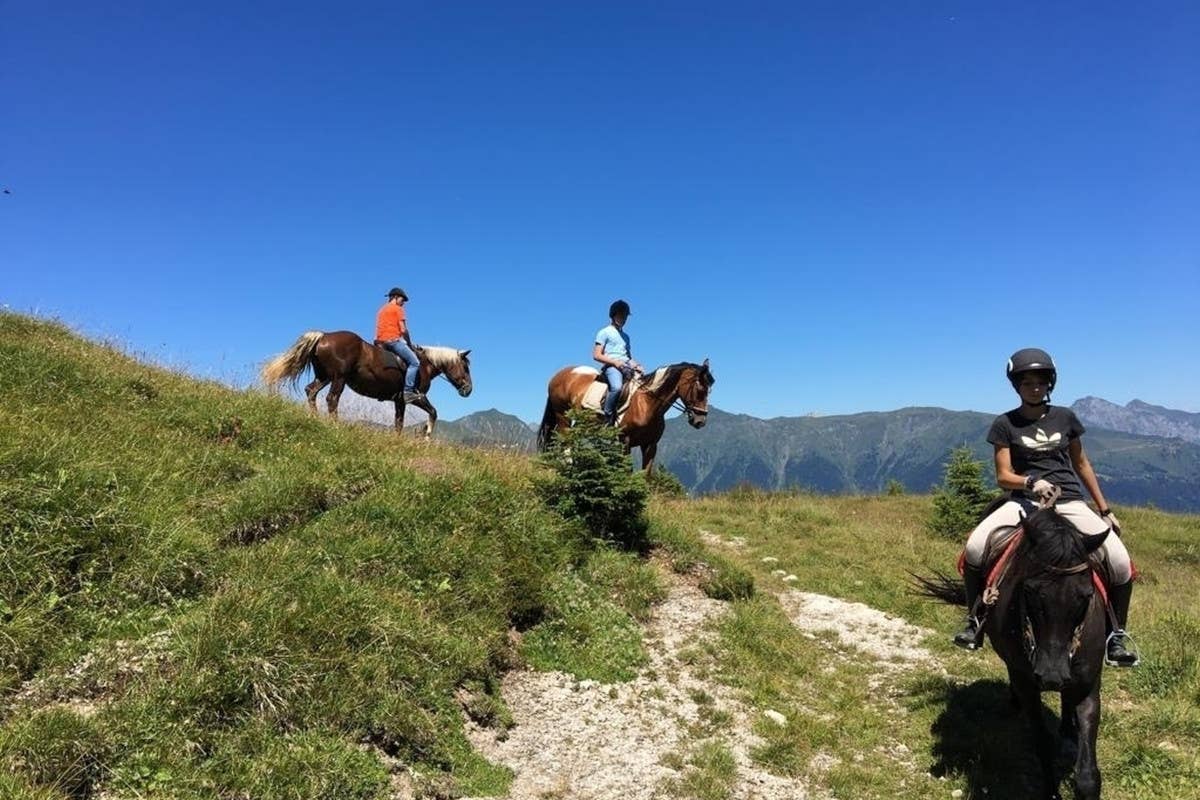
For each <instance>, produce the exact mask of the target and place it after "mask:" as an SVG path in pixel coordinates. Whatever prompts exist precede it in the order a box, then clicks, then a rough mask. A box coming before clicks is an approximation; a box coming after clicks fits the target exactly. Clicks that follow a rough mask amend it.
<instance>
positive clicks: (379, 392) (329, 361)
mask: <svg viewBox="0 0 1200 800" xmlns="http://www.w3.org/2000/svg"><path fill="white" fill-rule="evenodd" d="M416 352H417V355H418V357H419V358H420V361H421V366H420V372H419V373H418V375H417V390H418V391H420V392H421V394H425V393H426V392H428V391H429V386H430V384H431V383H432V382H433V379H434V378H436V377H437V376H438V375H442V376H444V377H445V378H446V380H448V381H450V383H451V384H453V385H454V388H455V389H457V390H458V393H459V395H460V396H462V397H466V396H467V395H469V394H471V388H472V387H471V364H470V362H469V361H468V360H467V355H468V354H469V353H470V352H471V351H470V350H455V349H454V348H453V347H423V348H420V349H418V350H417V351H416ZM310 366H311V367H312V371H313V381H312V382H311V383H309V384H308V385H307V386H305V387H304V394H305V395H306V396H307V397H308V407H309V408H310V409H312V411H313V413H314V414H315V413H316V411H317V394H318V393H320V391H321V390H322V389H324V388H325V387H326V386H327V385H328V386H329V394H328V395H327V396H326V398H325V405H326V406H327V407H328V408H329V415H330V416H331V417H333V418H334V419H335V420H336V419H337V415H338V413H337V408H338V400H340V399H341V396H342V390H343V389H345V388H346V385H347V384H349V386H350V388H351V389H353V390H354V391H356V392H358V393H359V394H361V395H363V396H364V397H373V398H375V399H376V400H392V401H393V402H395V404H396V432H397V433H403V431H404V405H405V403H404V393H403V391H402V390H403V388H404V363H403V362H401V361H399V360H398V359H397V358H396V357H395V356H394V355H393V354H392V353H391V352H388V351H386V350H384V349H383V348H381V347H377V346H375V345H372V344H368V343H367V342H366V341H364V340H363V339H362V338H361V337H360V336H359V335H358V334H356V333H351V332H350V331H334V332H333V333H323V332H322V331H308V332H307V333H303V334H301V335H300V338H299V339H297V340H296V342H295V344H293V345H292V346H291V347H290V348H288V349H287V350H285V351H284V352H282V353H280V354H279V355H278V356H276V357H275V358H273V359H271V360H270V361H268V362H267V365H266V366H265V367H263V369H262V378H263V382H264V383H265V384H266V385H267V387H268V388H270V389H272V390H274V389H277V388H278V386H279V384H280V383H281V382H282V381H284V380H285V379H288V380H291V381H292V383H293V385H294V384H295V383H296V381H297V379H299V377H300V376H301V375H302V374H303V373H304V370H305V369H307V368H308V367H310ZM413 405H415V406H416V407H417V408H420V409H422V410H423V411H424V412H425V413H426V414H428V415H429V417H428V419H426V421H425V438H429V437H430V436H432V435H433V428H434V426H435V425H436V424H437V409H435V408H434V407H433V404H432V403H430V402H429V400H428V399H424V400H416V401H414V402H413Z"/></svg>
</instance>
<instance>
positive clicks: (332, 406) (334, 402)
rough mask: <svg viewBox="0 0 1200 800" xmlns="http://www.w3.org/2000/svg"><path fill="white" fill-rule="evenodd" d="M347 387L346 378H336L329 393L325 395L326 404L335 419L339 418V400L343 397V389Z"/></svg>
mask: <svg viewBox="0 0 1200 800" xmlns="http://www.w3.org/2000/svg"><path fill="white" fill-rule="evenodd" d="M345 388H346V379H345V378H334V379H333V381H332V382H331V385H330V387H329V394H327V395H326V396H325V406H326V407H327V408H328V409H329V416H331V417H333V419H334V421H336V420H337V418H338V413H337V407H338V401H339V400H341V399H342V390H343V389H345Z"/></svg>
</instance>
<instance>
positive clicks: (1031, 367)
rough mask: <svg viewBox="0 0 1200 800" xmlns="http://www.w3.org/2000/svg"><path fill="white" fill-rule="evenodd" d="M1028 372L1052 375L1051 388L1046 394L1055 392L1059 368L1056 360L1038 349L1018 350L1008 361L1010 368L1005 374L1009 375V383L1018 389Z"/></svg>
mask: <svg viewBox="0 0 1200 800" xmlns="http://www.w3.org/2000/svg"><path fill="white" fill-rule="evenodd" d="M1026 372H1045V373H1048V374H1049V375H1050V387H1049V388H1048V389H1047V390H1046V394H1047V395H1048V394H1050V392H1053V391H1054V384H1056V383H1058V368H1057V367H1056V366H1054V359H1053V358H1051V357H1050V354H1049V353H1047V352H1046V351H1045V350H1039V349H1038V348H1036V347H1026V348H1025V349H1024V350H1018V351H1017V352H1015V353H1013V354H1012V356H1011V357H1010V358H1009V359H1008V368H1007V369H1006V370H1005V374H1007V375H1008V382H1009V383H1011V384H1012V385H1013V388H1014V389H1016V388H1017V386H1018V385H1019V384H1020V383H1021V375H1023V374H1024V373H1026Z"/></svg>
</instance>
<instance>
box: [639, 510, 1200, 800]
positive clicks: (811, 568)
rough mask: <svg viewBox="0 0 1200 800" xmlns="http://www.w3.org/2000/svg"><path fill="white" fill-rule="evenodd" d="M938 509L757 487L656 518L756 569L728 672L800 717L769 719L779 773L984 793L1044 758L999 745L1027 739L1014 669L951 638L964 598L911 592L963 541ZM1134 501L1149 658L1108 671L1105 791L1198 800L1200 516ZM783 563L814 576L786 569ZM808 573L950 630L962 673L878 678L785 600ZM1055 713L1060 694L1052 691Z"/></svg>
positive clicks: (720, 654) (901, 791)
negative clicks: (943, 599) (951, 536)
mask: <svg viewBox="0 0 1200 800" xmlns="http://www.w3.org/2000/svg"><path fill="white" fill-rule="evenodd" d="M930 512H931V505H930V498H928V497H920V496H890V497H888V496H883V497H875V496H850V497H823V496H816V495H809V494H803V493H798V494H787V493H778V494H771V493H763V492H756V491H747V490H742V491H737V492H732V493H729V494H726V495H721V496H715V497H708V498H702V499H700V500H695V501H661V502H659V503H658V504H656V505H655V507H654V513H653V517H654V521H655V524H656V525H657V526H658V527H660V528H662V527H666V526H671V527H673V528H674V530H675V534H674V535H675V536H677V537H680V538H686V536H687V535H688V534H689V533H691V534H692V535H696V534H698V532H699V531H701V530H704V531H708V532H710V533H711V534H715V535H717V536H719V537H721V538H722V539H723V540H724V541H725V542H726V543H727V545H728V546H726V547H723V548H722V553H723V555H724V556H725V558H727V559H730V560H731V561H732V562H733V563H734V564H735V565H736V566H738V567H740V568H741V569H744V570H746V571H748V572H750V573H751V574H752V575H753V577H754V580H755V582H756V586H757V587H758V589H759V591H758V592H757V594H756V596H755V597H753V598H752V599H749V600H744V601H740V602H738V603H736V604H735V605H734V613H733V614H731V615H730V616H729V617H727V618H726V619H725V621H724V622H723V624H722V628H721V634H720V639H719V644H718V646H717V652H716V654H715V656H714V658H715V660H716V662H717V664H718V667H717V675H718V676H719V678H720V679H721V680H723V681H724V682H726V683H727V684H729V685H732V686H735V687H737V688H739V689H741V690H742V691H743V692H744V694H745V697H746V698H747V700H748V701H749V702H750V703H751V704H752V705H753V706H754V707H758V708H774V709H776V710H778V711H780V712H781V713H783V714H784V715H785V716H786V717H787V720H788V723H787V725H786V726H784V727H777V726H773V725H768V724H763V725H761V726H760V728H759V730H758V733H760V734H761V735H762V736H763V737H764V739H765V744H764V746H763V747H761V748H760V749H759V750H758V751H757V752H756V753H755V754H754V755H755V757H756V759H757V760H758V761H759V763H761V764H763V765H764V766H766V767H768V768H769V769H770V770H771V771H772V772H776V773H779V774H786V775H807V776H809V777H810V779H818V780H819V781H820V782H821V783H822V784H823V785H825V786H827V787H828V788H829V789H831V790H832V791H833V792H834V794H835V795H836V796H839V797H856V798H859V797H860V798H868V797H879V798H890V797H911V798H925V797H937V796H946V795H948V793H949V791H950V790H952V789H954V788H960V789H963V790H964V796H965V797H968V798H970V797H984V796H986V797H988V798H990V799H991V800H998V798H1006V797H1012V798H1019V797H1023V796H1024V795H1025V793H1026V790H1025V788H1024V787H1023V786H1022V785H1021V783H1020V781H1019V780H1017V779H1016V778H1014V777H1011V776H1012V775H1013V774H1016V773H1019V772H1021V771H1022V770H1026V769H1030V768H1031V763H1030V759H1031V758H1032V754H1031V753H1029V752H1027V751H1026V750H1024V749H1023V748H1022V747H1020V746H1017V745H1014V746H1004V747H996V746H995V744H996V743H997V742H1005V743H1007V742H1021V741H1024V736H1025V733H1024V728H1023V725H1022V723H1021V720H1020V719H1018V718H1016V717H1014V716H1013V715H1012V714H1011V713H1010V712H1009V710H1008V706H1007V690H1006V684H1005V682H1004V680H1005V674H1004V670H1003V665H1002V664H1001V662H1000V661H999V659H998V658H997V657H996V656H995V655H994V654H993V653H991V651H990V650H988V651H986V652H985V653H981V654H974V655H970V654H964V653H961V652H960V651H958V650H956V649H955V648H953V647H952V646H950V644H949V642H948V640H949V636H950V634H951V633H952V632H953V630H955V629H956V626H957V624H958V623H959V622H960V617H961V613H962V612H961V609H954V608H950V607H948V606H943V605H939V604H936V603H933V602H931V601H928V600H925V599H923V598H921V597H918V596H915V595H914V594H912V593H911V592H910V590H909V586H908V580H909V577H908V573H909V572H910V571H913V572H924V573H928V572H929V571H930V570H931V569H933V568H939V569H942V570H945V571H949V570H950V569H952V568H953V562H954V558H955V556H956V555H957V550H958V548H959V547H960V543H956V542H951V541H948V540H945V539H941V538H939V537H937V536H934V535H933V534H930V533H928V532H927V529H926V521H927V519H928V516H929V514H930ZM1119 513H1120V516H1121V519H1122V523H1123V525H1124V527H1125V530H1126V543H1127V544H1128V546H1129V547H1130V549H1131V551H1132V553H1133V556H1134V559H1135V561H1136V562H1137V564H1138V566H1139V569H1140V570H1141V573H1142V578H1141V581H1140V583H1139V584H1138V586H1137V589H1136V590H1135V592H1134V601H1133V609H1132V613H1131V624H1130V627H1131V630H1132V631H1133V633H1134V634H1135V636H1136V637H1137V641H1138V643H1139V644H1140V646H1141V649H1142V654H1143V664H1142V666H1140V667H1139V668H1137V669H1134V670H1114V669H1108V670H1106V672H1105V676H1104V697H1103V702H1104V715H1103V719H1102V729H1101V736H1100V746H1099V759H1100V766H1101V770H1102V772H1103V774H1104V778H1105V781H1106V784H1105V785H1106V787H1107V790H1106V796H1108V793H1111V796H1115V797H1122V798H1130V799H1131V800H1142V799H1143V798H1144V799H1146V800H1148V799H1149V798H1157V797H1200V757H1198V756H1197V754H1198V753H1200V589H1197V585H1196V582H1195V576H1194V564H1192V563H1191V562H1190V560H1189V559H1188V558H1187V554H1188V553H1190V552H1191V550H1192V548H1194V546H1195V542H1196V541H1198V540H1200V518H1198V517H1196V516H1188V515H1175V514H1165V513H1161V512H1157V511H1154V510H1150V509H1138V508H1122V509H1120V511H1119ZM735 539H736V540H738V541H735ZM739 542H740V545H739ZM766 557H770V558H774V559H777V561H773V562H763V560H762V559H763V558H766ZM774 569H783V570H785V571H786V572H788V573H791V574H795V575H796V576H797V577H798V578H799V580H798V581H797V582H796V583H795V584H791V583H785V582H784V581H782V580H781V579H780V578H779V577H777V576H775V575H772V574H771V573H772V570H774ZM793 587H799V588H801V589H803V590H804V591H809V592H819V593H822V594H828V595H832V596H834V597H839V598H843V599H846V600H850V601H857V602H862V603H866V604H868V605H870V606H872V607H874V608H877V609H880V610H883V611H886V612H888V613H892V614H896V615H899V616H902V617H904V618H905V619H907V620H908V621H910V622H913V623H915V624H918V625H921V626H924V627H927V628H930V629H932V630H934V631H936V632H937V633H936V634H935V635H933V636H931V637H929V638H928V640H927V641H925V642H924V645H925V646H926V647H928V648H929V649H930V650H932V651H933V652H934V653H935V654H936V655H937V656H938V658H939V659H940V660H941V661H942V663H943V664H944V665H945V667H946V669H947V670H948V673H949V674H948V675H946V676H942V675H939V674H938V673H937V672H935V671H933V670H929V669H916V670H913V671H910V672H907V673H902V674H900V675H898V676H896V677H894V678H886V679H883V680H882V681H880V678H881V674H880V673H877V671H876V670H875V669H873V668H872V667H871V666H870V664H869V663H867V662H866V661H865V659H864V658H862V657H845V656H844V655H842V654H843V653H844V648H840V647H837V646H832V645H831V644H830V643H829V642H826V643H825V644H826V646H822V641H821V639H820V638H818V639H817V640H815V641H814V640H813V639H809V638H807V637H805V636H804V635H802V634H800V633H799V632H797V630H796V629H795V628H794V627H793V626H792V625H791V623H790V622H789V621H788V619H787V618H786V615H785V614H784V613H783V612H782V610H781V609H780V607H779V605H778V604H777V603H776V602H775V600H774V598H773V597H772V596H771V595H773V594H774V593H776V592H783V591H787V590H788V589H791V588H793ZM873 679H874V680H876V681H880V684H879V687H878V688H876V689H871V688H869V686H870V682H871V681H872V680H873ZM1052 713H1057V708H1050V707H1049V704H1048V708H1047V714H1048V715H1050V714H1052ZM818 754H821V755H822V756H823V757H825V758H826V763H829V761H828V760H827V759H828V758H829V757H832V759H833V762H832V766H828V767H827V768H823V769H821V770H815V769H814V766H813V765H814V763H815V762H814V760H813V759H814V756H816V755H818ZM931 772H932V773H933V774H932V775H931V774H930V773H931ZM939 778H944V779H945V780H939ZM985 788H986V789H988V791H987V793H986V794H985V793H984V789H985Z"/></svg>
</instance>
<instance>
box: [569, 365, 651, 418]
mask: <svg viewBox="0 0 1200 800" xmlns="http://www.w3.org/2000/svg"><path fill="white" fill-rule="evenodd" d="M579 369H581V370H583V369H586V370H587V371H588V372H592V373H595V375H596V379H595V380H594V381H592V382H591V383H590V384H588V388H587V391H586V392H584V394H583V400H582V401H581V403H580V405H581V406H582V407H583V408H586V409H587V410H588V411H595V412H596V413H597V414H603V413H604V395H606V394H607V393H608V381H606V380H604V376H603V375H601V374H600V372H599V371H598V370H595V369H592V368H591V367H579ZM641 385H642V376H641V375H635V376H634V377H632V378H630V379H629V380H627V381H625V384H624V385H623V386H622V387H621V395H620V396H619V397H618V398H617V422H618V423H619V422H620V421H621V417H623V416H624V415H625V411H626V409H628V408H629V401H630V400H631V399H632V398H633V393H634V392H635V391H636V390H637V388H638V387H639V386H641Z"/></svg>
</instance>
